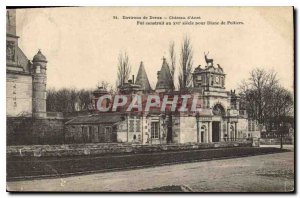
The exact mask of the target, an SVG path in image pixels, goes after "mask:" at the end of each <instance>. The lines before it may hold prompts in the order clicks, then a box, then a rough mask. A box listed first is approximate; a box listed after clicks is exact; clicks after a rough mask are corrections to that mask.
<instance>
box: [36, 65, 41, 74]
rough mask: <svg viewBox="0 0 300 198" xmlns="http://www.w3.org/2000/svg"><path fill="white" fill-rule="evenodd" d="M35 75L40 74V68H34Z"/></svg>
mask: <svg viewBox="0 0 300 198" xmlns="http://www.w3.org/2000/svg"><path fill="white" fill-rule="evenodd" d="M35 73H36V74H40V73H41V66H39V65H38V66H36V69H35Z"/></svg>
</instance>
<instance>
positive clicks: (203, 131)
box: [200, 126, 206, 143]
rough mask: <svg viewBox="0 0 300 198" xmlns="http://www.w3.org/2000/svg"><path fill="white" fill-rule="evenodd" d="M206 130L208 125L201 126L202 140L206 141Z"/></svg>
mask: <svg viewBox="0 0 300 198" xmlns="http://www.w3.org/2000/svg"><path fill="white" fill-rule="evenodd" d="M205 132H206V127H205V126H201V132H200V142H201V143H202V142H204V135H205Z"/></svg>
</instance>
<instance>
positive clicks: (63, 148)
mask: <svg viewBox="0 0 300 198" xmlns="http://www.w3.org/2000/svg"><path fill="white" fill-rule="evenodd" d="M251 146H252V142H251V141H244V142H227V143H225V142H222V143H205V144H163V145H130V144H120V143H109V144H108V143H96V144H95V143H94V144H92V143H90V144H65V145H31V146H24V145H23V146H9V147H7V150H6V153H7V156H8V157H14V156H15V157H24V156H35V157H44V156H75V155H111V154H117V153H119V154H121V153H124V154H126V153H151V152H162V151H180V150H198V149H209V148H229V147H251Z"/></svg>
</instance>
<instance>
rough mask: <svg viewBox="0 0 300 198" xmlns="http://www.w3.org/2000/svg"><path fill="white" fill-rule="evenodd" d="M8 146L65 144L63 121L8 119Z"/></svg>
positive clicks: (24, 118)
mask: <svg viewBox="0 0 300 198" xmlns="http://www.w3.org/2000/svg"><path fill="white" fill-rule="evenodd" d="M6 126H7V129H6V134H7V145H28V144H60V143H64V120H63V119H33V118H29V117H27V118H26V117H8V118H7V121H6Z"/></svg>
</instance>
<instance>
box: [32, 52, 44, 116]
mask: <svg viewBox="0 0 300 198" xmlns="http://www.w3.org/2000/svg"><path fill="white" fill-rule="evenodd" d="M46 71H47V59H46V57H45V56H44V55H43V54H42V52H41V50H39V51H38V53H37V54H36V55H35V56H34V57H33V60H32V78H33V80H32V87H33V89H32V114H33V117H34V118H46V116H47V114H46V98H47V92H46V85H47V74H46Z"/></svg>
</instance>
